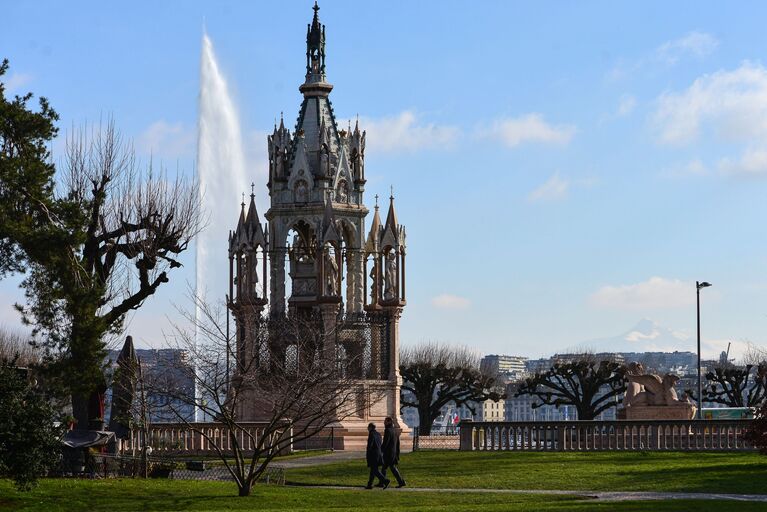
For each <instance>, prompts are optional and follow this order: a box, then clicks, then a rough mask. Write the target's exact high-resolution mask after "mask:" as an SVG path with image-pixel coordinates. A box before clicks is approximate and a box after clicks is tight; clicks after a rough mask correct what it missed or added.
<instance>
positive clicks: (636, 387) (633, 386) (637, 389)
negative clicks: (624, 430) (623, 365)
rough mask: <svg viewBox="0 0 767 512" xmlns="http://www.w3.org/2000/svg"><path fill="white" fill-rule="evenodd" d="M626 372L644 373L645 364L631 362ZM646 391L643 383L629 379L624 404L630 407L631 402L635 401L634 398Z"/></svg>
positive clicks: (629, 373)
mask: <svg viewBox="0 0 767 512" xmlns="http://www.w3.org/2000/svg"><path fill="white" fill-rule="evenodd" d="M626 374H627V376H628V375H642V374H644V366H642V363H639V362H636V361H635V362H633V363H629V365H628V368H627V370H626ZM642 391H644V388H642V385H641V384H639V383H638V382H632V381H631V380H629V383H628V385H626V394H625V395H624V397H623V406H624V407H630V406H631V404H632V403H633V402H634V399H635V398H636V396H637V395H638V394H639V393H641V392H642Z"/></svg>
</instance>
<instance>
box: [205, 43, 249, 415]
mask: <svg viewBox="0 0 767 512" xmlns="http://www.w3.org/2000/svg"><path fill="white" fill-rule="evenodd" d="M199 109H200V110H199V114H198V116H199V117H198V121H197V176H198V179H199V183H200V203H201V205H202V210H203V211H204V212H205V214H206V215H207V218H208V223H207V226H206V228H205V230H203V232H202V233H200V235H199V236H198V237H197V247H196V249H197V253H196V269H195V273H196V276H195V281H196V283H195V293H196V295H197V297H198V300H199V299H203V298H204V299H205V300H207V301H209V302H210V303H219V302H222V301H223V300H224V298H225V294H226V293H227V291H228V280H229V264H228V257H227V249H228V233H229V230H230V229H232V228H233V227H234V225H235V223H236V222H237V218H238V215H239V209H240V206H239V202H240V201H238V199H239V194H240V193H241V192H244V191H245V190H246V183H247V181H246V179H245V157H244V154H243V151H242V134H241V132H240V121H239V119H238V117H237V110H236V109H235V106H234V102H233V101H232V97H231V94H230V92H229V87H228V86H227V83H226V79H225V78H224V75H223V74H222V73H221V70H220V69H219V66H218V62H217V60H216V54H215V52H214V51H213V43H212V42H211V40H210V38H209V37H208V35H207V34H203V36H202V54H201V58H200V104H199ZM195 313H196V318H197V321H198V322H200V321H201V314H200V313H201V312H200V308H199V304H198V307H197V311H196V312H195ZM195 338H196V342H197V343H200V340H199V339H198V338H199V336H198V332H196V333H195ZM195 394H197V395H198V397H199V394H200V390H199V389H196V390H195ZM195 419H196V420H197V421H205V420H209V419H210V418H207V417H204V415H203V414H202V413H201V411H200V410H199V409H197V410H195Z"/></svg>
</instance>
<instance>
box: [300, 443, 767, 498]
mask: <svg viewBox="0 0 767 512" xmlns="http://www.w3.org/2000/svg"><path fill="white" fill-rule="evenodd" d="M400 470H401V471H402V474H403V476H404V478H405V480H407V481H408V484H410V485H412V486H416V487H436V488H451V487H455V488H474V489H480V488H485V489H561V490H589V491H667V492H672V491H680V492H722V493H742V494H764V493H767V486H765V479H766V478H767V457H765V456H763V455H759V454H757V453H742V452H723V453H711V452H708V453H681V452H650V453H648V452H625V453H620V452H601V453H513V452H484V453H483V452H456V451H420V452H417V453H411V454H405V455H403V457H402V462H401V464H400ZM366 476H367V473H366V470H365V468H364V462H363V461H359V462H357V461H354V462H345V463H342V464H333V465H330V466H322V469H321V471H319V470H318V468H315V467H312V468H305V469H293V470H290V471H288V472H287V479H288V481H289V482H296V483H311V484H337V485H338V484H340V485H361V484H362V483H364V481H365V479H366Z"/></svg>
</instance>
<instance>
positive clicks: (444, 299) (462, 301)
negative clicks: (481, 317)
mask: <svg viewBox="0 0 767 512" xmlns="http://www.w3.org/2000/svg"><path fill="white" fill-rule="evenodd" d="M431 305H432V306H434V307H435V308H438V309H468V308H469V306H471V301H470V300H469V299H467V298H465V297H459V296H458V295H450V294H449V293H443V294H442V295H437V296H436V297H434V298H433V299H431Z"/></svg>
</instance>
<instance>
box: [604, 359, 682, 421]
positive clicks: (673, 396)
mask: <svg viewBox="0 0 767 512" xmlns="http://www.w3.org/2000/svg"><path fill="white" fill-rule="evenodd" d="M626 379H627V380H628V385H627V386H626V395H625V396H624V397H623V409H621V410H619V411H618V419H625V420H691V419H693V418H694V417H695V413H696V411H697V408H696V407H695V405H694V404H693V403H692V402H690V400H689V397H685V399H683V400H680V399H679V397H678V396H677V393H676V390H675V389H674V386H675V385H676V383H677V382H678V381H679V377H678V376H676V375H674V374H671V373H667V374H666V375H664V376H663V377H662V378H661V377H660V376H659V375H656V374H647V373H645V369H644V367H643V366H642V364H641V363H638V362H634V363H631V364H629V365H628V369H627V372H626Z"/></svg>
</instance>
